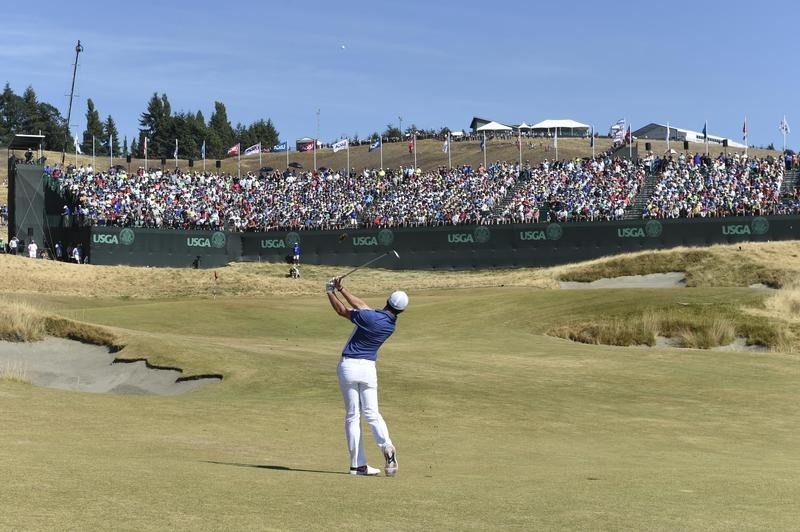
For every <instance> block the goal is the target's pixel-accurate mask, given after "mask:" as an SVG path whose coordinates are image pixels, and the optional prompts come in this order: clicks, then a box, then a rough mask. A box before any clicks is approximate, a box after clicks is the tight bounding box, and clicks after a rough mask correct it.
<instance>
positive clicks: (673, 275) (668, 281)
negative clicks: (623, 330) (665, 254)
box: [559, 272, 686, 290]
mask: <svg viewBox="0 0 800 532" xmlns="http://www.w3.org/2000/svg"><path fill="white" fill-rule="evenodd" d="M559 286H560V287H561V288H562V289H564V290H575V289H580V288H684V287H685V286H686V275H685V274H684V273H683V272H669V273H650V274H648V275H623V276H621V277H614V278H611V279H598V280H596V281H592V282H591V283H578V282H574V281H561V282H560V283H559Z"/></svg>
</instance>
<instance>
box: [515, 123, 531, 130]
mask: <svg viewBox="0 0 800 532" xmlns="http://www.w3.org/2000/svg"><path fill="white" fill-rule="evenodd" d="M530 128H531V126H529V125H528V124H526V123H525V122H523V123H521V124H520V125H518V126H517V129H530Z"/></svg>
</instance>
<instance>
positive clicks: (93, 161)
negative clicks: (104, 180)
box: [92, 135, 97, 171]
mask: <svg viewBox="0 0 800 532" xmlns="http://www.w3.org/2000/svg"><path fill="white" fill-rule="evenodd" d="M92 170H94V171H97V161H95V158H94V135H92Z"/></svg>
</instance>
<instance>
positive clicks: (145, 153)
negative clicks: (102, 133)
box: [92, 137, 147, 159]
mask: <svg viewBox="0 0 800 532" xmlns="http://www.w3.org/2000/svg"><path fill="white" fill-rule="evenodd" d="M92 139H94V137H92ZM144 157H145V159H146V158H147V137H145V138H144Z"/></svg>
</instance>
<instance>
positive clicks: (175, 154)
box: [172, 139, 178, 159]
mask: <svg viewBox="0 0 800 532" xmlns="http://www.w3.org/2000/svg"><path fill="white" fill-rule="evenodd" d="M172 158H173V159H177V158H178V139H175V152H174V153H173V154H172Z"/></svg>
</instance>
